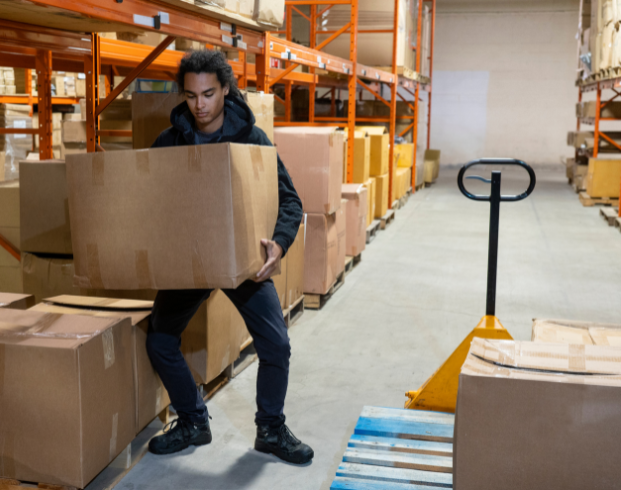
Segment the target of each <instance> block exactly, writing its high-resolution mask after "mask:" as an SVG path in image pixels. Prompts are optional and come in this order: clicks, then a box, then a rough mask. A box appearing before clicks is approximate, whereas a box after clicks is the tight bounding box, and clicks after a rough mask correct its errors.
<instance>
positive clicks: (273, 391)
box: [147, 279, 291, 426]
mask: <svg viewBox="0 0 621 490" xmlns="http://www.w3.org/2000/svg"><path fill="white" fill-rule="evenodd" d="M223 292H224V293H225V294H226V295H227V296H228V297H229V299H230V300H231V301H232V302H233V304H234V305H235V306H236V307H237V309H238V310H239V312H240V314H241V316H242V317H243V319H244V321H245V322H246V326H247V327H248V331H249V332H250V335H251V336H252V339H253V341H254V346H255V349H256V351H257V354H258V357H259V374H258V378H257V409H258V410H257V413H256V417H255V422H256V423H257V425H271V426H278V425H280V424H282V423H283V422H284V420H285V416H284V414H283V409H284V406H285V395H286V393H287V384H288V379H289V358H290V357H291V346H290V344H289V337H288V335H287V326H286V325H285V322H284V319H283V315H282V310H281V308H280V302H279V300H278V294H277V293H276V289H275V288H274V283H273V282H272V280H271V279H269V280H267V281H264V282H261V283H255V282H253V281H246V282H244V283H243V284H241V285H240V286H239V287H238V288H237V289H228V290H223ZM210 294H211V290H210V289H192V290H171V291H159V292H158V293H157V297H156V298H155V304H154V306H153V313H152V314H151V319H150V326H149V334H148V336H147V352H148V353H149V357H150V359H151V363H152V364H153V367H154V368H155V370H156V371H157V373H158V374H159V375H160V378H161V379H162V382H163V383H164V386H165V388H166V390H167V391H168V395H169V396H170V400H171V403H172V406H173V407H174V408H175V410H176V411H177V413H178V415H179V417H182V418H185V419H187V420H190V421H192V422H195V423H203V422H205V421H206V420H207V417H208V413H207V407H206V406H205V402H204V401H203V398H202V397H201V396H200V394H199V392H198V390H197V388H196V384H195V382H194V378H193V376H192V374H191V373H190V369H189V368H188V365H187V364H186V362H185V359H184V357H183V354H181V350H180V346H181V334H182V332H183V331H184V330H185V328H186V327H187V325H188V323H189V322H190V320H191V319H192V317H193V316H194V314H195V313H196V311H197V310H198V308H199V307H200V306H201V304H202V303H203V301H205V300H207V298H209V295H210Z"/></svg>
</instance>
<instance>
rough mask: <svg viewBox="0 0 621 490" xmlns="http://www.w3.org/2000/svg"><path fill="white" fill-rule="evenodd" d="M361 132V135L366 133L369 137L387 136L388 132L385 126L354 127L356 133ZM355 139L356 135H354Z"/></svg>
mask: <svg viewBox="0 0 621 490" xmlns="http://www.w3.org/2000/svg"><path fill="white" fill-rule="evenodd" d="M358 131H362V132H363V133H367V134H368V135H369V136H377V135H379V136H381V135H383V134H388V130H387V129H386V126H356V132H358ZM356 138H358V135H357V134H356Z"/></svg>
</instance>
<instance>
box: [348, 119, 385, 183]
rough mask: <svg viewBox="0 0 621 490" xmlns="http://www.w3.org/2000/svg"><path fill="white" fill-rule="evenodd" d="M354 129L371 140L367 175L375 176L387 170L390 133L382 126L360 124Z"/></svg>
mask: <svg viewBox="0 0 621 490" xmlns="http://www.w3.org/2000/svg"><path fill="white" fill-rule="evenodd" d="M356 130H359V131H362V132H365V133H367V134H368V135H369V139H370V141H371V153H370V166H369V175H371V176H376V175H382V174H385V173H386V172H388V159H389V152H390V135H389V134H388V131H387V130H386V128H385V127H384V126H361V127H358V128H356Z"/></svg>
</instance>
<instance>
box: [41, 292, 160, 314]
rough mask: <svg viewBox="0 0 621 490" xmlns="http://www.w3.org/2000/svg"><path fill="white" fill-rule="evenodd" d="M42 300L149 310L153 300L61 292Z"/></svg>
mask: <svg viewBox="0 0 621 490" xmlns="http://www.w3.org/2000/svg"><path fill="white" fill-rule="evenodd" d="M43 301H46V302H47V303H52V304H56V305H64V306H77V307H85V308H96V309H98V310H149V311H150V310H151V309H152V308H153V301H144V300H136V299H118V298H98V297H95V296H72V295H69V294H62V295H60V296H54V297H52V298H44V300H43Z"/></svg>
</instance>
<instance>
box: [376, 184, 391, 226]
mask: <svg viewBox="0 0 621 490" xmlns="http://www.w3.org/2000/svg"><path fill="white" fill-rule="evenodd" d="M389 177H390V176H389V175H388V174H384V175H378V176H377V177H375V218H377V219H380V218H382V217H384V215H385V214H386V213H387V212H388V184H389V182H388V178H389Z"/></svg>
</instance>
